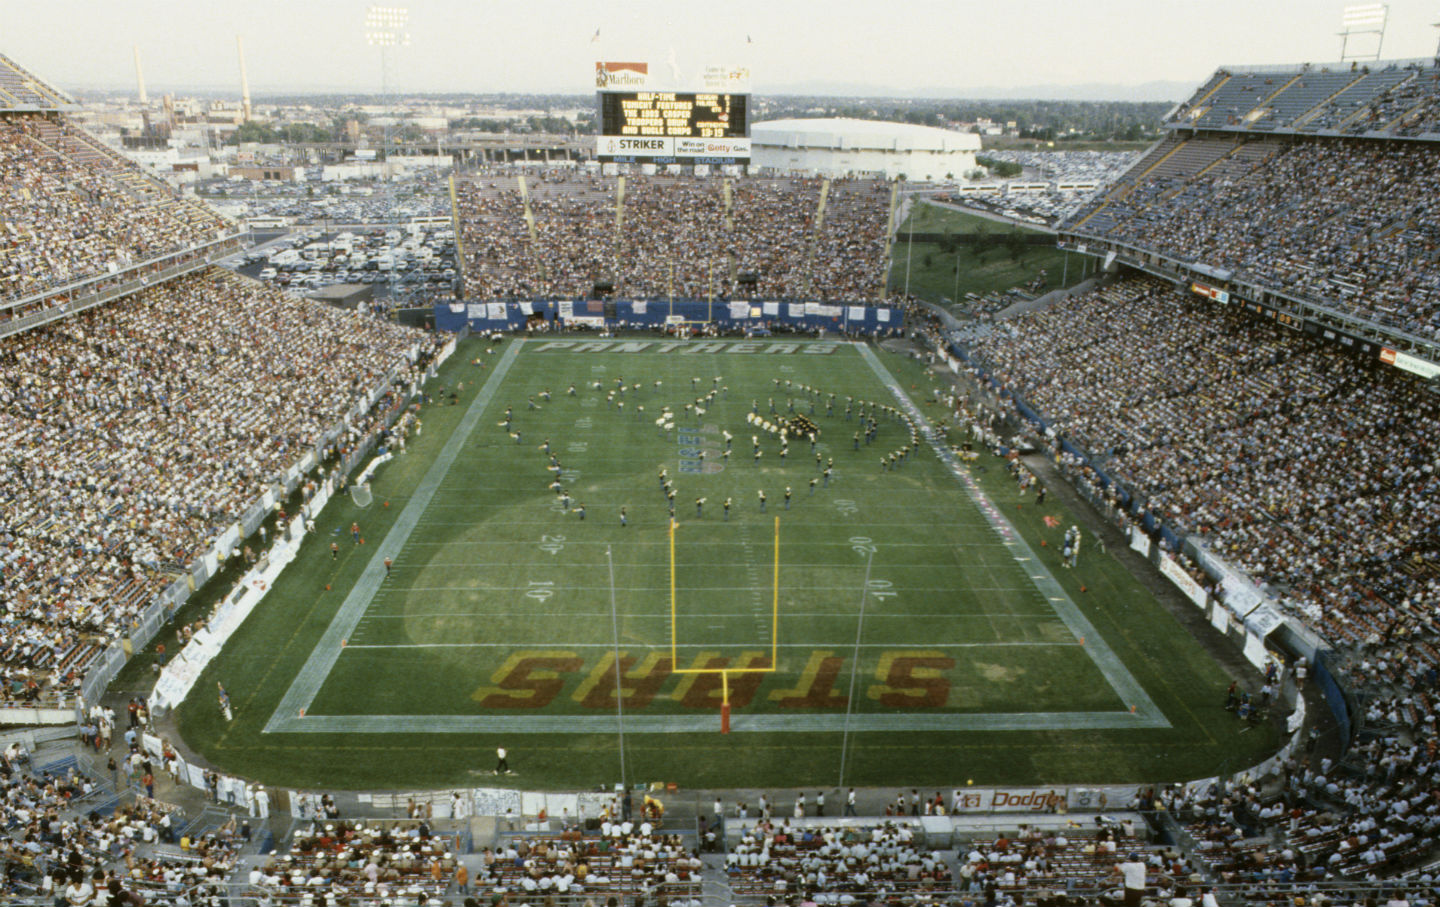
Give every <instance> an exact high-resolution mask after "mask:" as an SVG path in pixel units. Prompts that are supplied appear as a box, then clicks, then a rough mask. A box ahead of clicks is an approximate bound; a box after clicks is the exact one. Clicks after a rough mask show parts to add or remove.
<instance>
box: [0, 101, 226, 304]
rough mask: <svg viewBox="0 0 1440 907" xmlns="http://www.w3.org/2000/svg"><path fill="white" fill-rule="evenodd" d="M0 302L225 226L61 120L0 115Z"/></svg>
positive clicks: (189, 242)
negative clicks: (1, 213)
mask: <svg viewBox="0 0 1440 907" xmlns="http://www.w3.org/2000/svg"><path fill="white" fill-rule="evenodd" d="M0 206H3V209H4V212H5V216H4V218H3V219H0V300H6V299H13V298H17V297H23V296H26V295H29V294H32V293H36V292H40V291H43V290H45V289H48V288H50V287H54V286H61V285H64V284H68V283H72V282H74V281H77V280H80V279H83V278H86V277H91V276H96V275H103V274H106V273H109V272H111V271H113V270H114V269H118V268H124V267H127V266H129V265H132V264H139V263H140V262H143V261H146V260H148V259H151V258H154V257H156V256H159V255H164V254H166V253H169V252H174V251H178V250H181V249H185V248H188V247H190V246H193V245H196V244H198V243H203V242H206V241H209V240H213V239H219V238H220V237H222V236H225V235H227V234H229V233H232V232H234V231H233V228H231V227H229V226H228V225H227V224H226V223H225V222H224V221H223V220H222V219H221V218H220V217H219V216H218V215H216V214H214V213H213V212H211V211H210V210H209V209H208V208H206V207H204V206H202V205H198V204H194V203H191V202H188V201H186V200H184V199H182V198H181V197H179V196H178V195H175V194H174V193H173V192H171V191H170V190H169V189H168V188H166V187H164V186H161V185H159V184H158V183H156V182H154V181H153V180H151V179H150V178H149V177H147V176H145V175H144V174H143V173H142V172H141V171H140V169H139V168H138V167H135V166H133V165H131V164H129V163H128V162H125V161H123V160H122V159H120V158H119V157H117V156H116V155H114V153H113V152H111V151H109V150H108V149H106V148H104V147H103V146H102V145H100V144H99V143H98V142H96V141H95V140H94V139H92V138H90V137H88V136H86V135H85V134H84V133H83V132H81V131H79V130H77V129H75V128H74V127H72V126H70V125H68V124H67V123H65V122H64V121H61V120H56V119H52V118H49V117H45V116H41V115H18V114H17V115H11V116H6V117H3V118H0Z"/></svg>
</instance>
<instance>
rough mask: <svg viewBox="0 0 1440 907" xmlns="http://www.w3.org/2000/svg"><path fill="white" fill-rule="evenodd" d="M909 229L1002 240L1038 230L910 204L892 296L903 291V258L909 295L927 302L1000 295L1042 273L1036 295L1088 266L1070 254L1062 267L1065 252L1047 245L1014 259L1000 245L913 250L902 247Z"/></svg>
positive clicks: (1076, 277) (1074, 279)
mask: <svg viewBox="0 0 1440 907" xmlns="http://www.w3.org/2000/svg"><path fill="white" fill-rule="evenodd" d="M912 229H913V230H914V231H915V232H917V233H955V234H962V233H975V232H977V231H980V232H984V233H987V234H989V235H990V236H1002V237H1003V236H1006V235H1008V234H1010V233H1012V232H1018V233H1022V234H1025V235H1033V234H1034V233H1036V232H1038V231H1036V230H1033V229H1030V228H1028V227H1024V226H1016V225H1010V224H1004V223H1000V222H998V221H995V220H992V219H990V218H986V217H981V216H979V215H978V214H970V213H967V212H964V211H956V210H954V209H952V208H943V207H940V206H939V205H929V204H918V205H916V206H915V207H914V208H913V209H912V210H911V213H910V216H909V217H907V218H906V220H905V222H904V223H903V224H902V225H901V227H900V229H899V231H898V232H897V233H896V234H895V247H894V250H893V258H892V262H891V266H890V288H891V290H893V291H895V292H901V291H902V290H903V289H904V288H905V286H906V265H907V257H908V265H909V275H910V279H909V287H910V293H911V294H912V295H914V296H917V297H919V298H920V299H924V300H927V301H929V302H935V303H939V302H941V301H942V300H945V299H948V300H951V301H952V302H954V301H955V300H964V298H965V294H966V293H974V294H976V295H978V296H983V295H984V294H986V293H1002V292H1004V291H1006V290H1008V289H1010V288H1011V287H1016V286H1020V285H1022V284H1025V283H1028V282H1029V281H1030V280H1032V279H1034V278H1035V277H1036V275H1038V274H1039V273H1040V272H1041V271H1042V270H1043V271H1045V272H1046V278H1045V284H1044V287H1043V288H1042V290H1041V292H1045V291H1048V290H1053V289H1057V288H1059V287H1061V286H1062V285H1063V286H1073V285H1075V284H1077V283H1079V282H1080V281H1081V280H1082V279H1084V275H1083V274H1082V270H1081V269H1082V268H1083V267H1087V266H1088V264H1087V263H1088V262H1090V259H1089V258H1087V257H1086V256H1083V255H1072V256H1070V261H1069V265H1068V267H1067V264H1066V261H1065V259H1066V253H1065V252H1062V251H1061V250H1059V249H1057V248H1055V247H1054V246H1053V245H1051V246H1027V247H1025V251H1024V252H1023V254H1021V255H1020V256H1019V257H1012V256H1011V254H1010V251H1009V249H1008V248H1006V247H1005V246H1004V245H1000V246H994V247H989V248H983V247H978V246H961V247H960V248H958V249H957V250H956V251H954V252H947V251H945V250H944V249H942V248H941V247H940V245H939V244H938V243H926V242H918V241H917V242H915V243H914V244H913V248H908V247H909V246H910V244H909V243H908V242H907V241H906V238H907V235H908V232H909V231H910V230H912ZM907 253H908V254H907ZM957 267H958V271H957ZM953 310H954V311H955V313H956V314H964V312H965V308H964V306H963V305H960V306H955V307H953Z"/></svg>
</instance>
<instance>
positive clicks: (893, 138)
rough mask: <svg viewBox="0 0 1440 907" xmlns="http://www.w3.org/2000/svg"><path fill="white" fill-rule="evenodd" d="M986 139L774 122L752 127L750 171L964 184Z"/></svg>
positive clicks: (918, 129) (836, 121) (874, 123)
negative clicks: (981, 140) (958, 182)
mask: <svg viewBox="0 0 1440 907" xmlns="http://www.w3.org/2000/svg"><path fill="white" fill-rule="evenodd" d="M979 150H980V136H978V135H974V134H972V133H966V132H951V131H950V130H948V129H936V128H935V127H933V126H915V125H912V124H910V123H885V122H881V121H878V120H850V119H843V118H837V117H831V118H825V119H814V120H770V121H768V122H764V123H754V124H752V125H751V126H750V169H751V170H752V172H753V171H756V170H768V171H770V172H773V173H794V174H805V175H808V176H854V177H884V178H886V179H894V178H896V177H898V176H902V175H903V176H904V177H905V178H906V179H909V180H944V179H960V178H961V177H962V176H963V175H964V174H966V173H968V172H970V171H971V170H974V169H975V152H977V151H979Z"/></svg>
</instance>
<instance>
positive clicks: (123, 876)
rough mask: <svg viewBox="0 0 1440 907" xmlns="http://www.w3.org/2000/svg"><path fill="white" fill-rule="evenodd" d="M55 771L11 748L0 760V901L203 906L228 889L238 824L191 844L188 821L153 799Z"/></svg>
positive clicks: (215, 829) (69, 771)
mask: <svg viewBox="0 0 1440 907" xmlns="http://www.w3.org/2000/svg"><path fill="white" fill-rule="evenodd" d="M69 762H70V764H69V766H68V767H67V768H66V769H64V770H63V771H61V772H51V771H47V770H44V769H37V768H36V767H34V766H33V765H32V764H31V760H30V757H29V755H28V753H27V752H26V751H25V750H24V749H23V748H22V747H19V746H17V745H12V746H10V747H8V748H7V749H6V751H5V753H4V757H3V761H0V821H3V823H4V827H5V834H4V835H3V837H0V869H3V871H0V897H3V898H4V899H6V900H10V899H18V898H26V899H36V900H38V901H43V902H44V903H57V904H66V905H82V907H83V905H100V907H123V905H127V904H141V903H147V902H148V903H152V904H162V905H165V904H188V905H196V904H200V903H206V901H204V900H202V898H201V895H202V894H203V893H218V892H223V890H224V880H225V878H226V876H227V875H228V874H229V873H230V872H231V870H232V869H233V868H234V865H235V856H236V854H237V853H238V851H239V848H240V847H241V845H242V844H243V843H244V841H243V836H242V834H241V832H240V830H239V829H238V828H237V827H236V825H235V823H234V821H233V820H232V821H230V822H228V823H226V824H224V825H220V826H218V827H212V828H209V829H208V830H206V831H204V832H203V833H198V834H196V835H195V836H194V837H193V838H192V837H189V836H182V833H181V828H182V827H183V825H184V824H185V817H184V815H183V814H182V813H180V812H179V811H178V810H177V809H176V808H175V807H173V806H169V805H167V804H164V803H161V802H159V801H156V800H152V799H149V798H142V797H137V798H133V799H132V800H131V802H130V803H129V804H128V805H120V804H119V803H118V802H117V801H116V800H115V798H114V792H113V791H112V790H110V789H109V788H108V787H106V786H105V785H104V784H103V783H101V782H99V781H96V780H95V779H92V778H88V777H86V776H85V775H84V774H83V773H81V772H80V771H79V770H78V768H77V767H76V765H75V763H74V760H69Z"/></svg>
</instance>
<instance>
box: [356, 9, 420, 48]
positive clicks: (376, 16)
mask: <svg viewBox="0 0 1440 907" xmlns="http://www.w3.org/2000/svg"><path fill="white" fill-rule="evenodd" d="M409 24H410V10H409V8H408V7H404V6H372V7H370V8H369V9H368V10H366V11H365V41H366V43H368V44H369V45H370V46H371V47H401V46H405V45H408V44H409V43H410V34H409V32H407V31H405V26H407V25H409Z"/></svg>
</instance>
